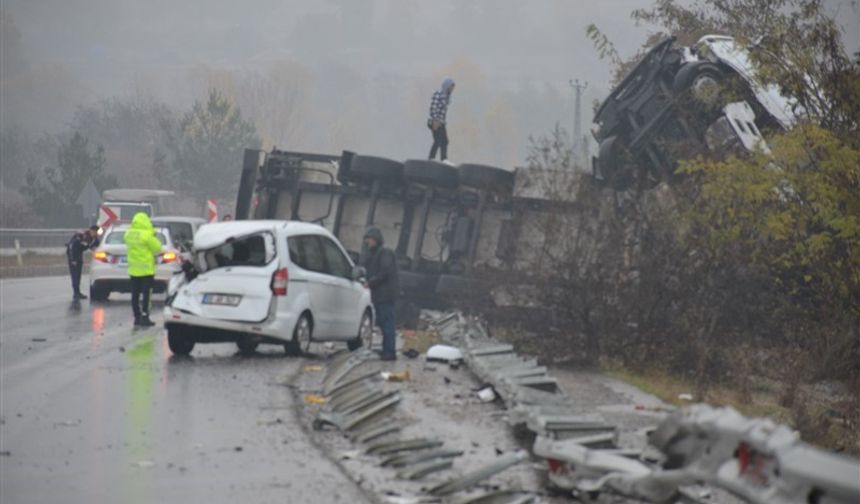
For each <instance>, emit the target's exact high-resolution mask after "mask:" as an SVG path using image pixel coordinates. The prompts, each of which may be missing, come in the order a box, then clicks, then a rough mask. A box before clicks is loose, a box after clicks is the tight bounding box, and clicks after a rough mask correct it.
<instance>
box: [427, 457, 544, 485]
mask: <svg viewBox="0 0 860 504" xmlns="http://www.w3.org/2000/svg"><path fill="white" fill-rule="evenodd" d="M526 459H528V452H526V451H525V450H519V451H517V452H515V453H511V454H508V455H505V456H504V457H499V458H498V459H497V460H496V461H495V462H493V463H492V464H489V465H487V466H484V467H481V468H479V469H476V470H474V471H472V472H469V473H466V474H464V475H463V476H461V477H459V478H456V479H453V480H450V481H446V482H444V483H440V484H438V485H436V486H433V487H431V488H430V490H429V493H430V494H431V495H436V496H445V495H451V494H452V493H454V492H459V491H460V490H466V489H467V488H470V487H472V486H474V485H476V484H477V483H479V482H480V481H482V480H485V479H487V478H489V477H491V476H493V475H495V474H498V473H500V472H502V471H504V470H505V469H507V468H509V467H511V466H514V465H516V464H519V463H520V462H522V461H524V460H526Z"/></svg>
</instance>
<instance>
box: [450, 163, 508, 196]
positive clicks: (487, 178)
mask: <svg viewBox="0 0 860 504" xmlns="http://www.w3.org/2000/svg"><path fill="white" fill-rule="evenodd" d="M460 185H462V186H466V187H474V188H476V189H486V190H488V191H494V192H510V191H512V190H513V188H514V174H513V172H509V171H507V170H503V169H501V168H496V167H495V166H487V165H480V164H461V165H460Z"/></svg>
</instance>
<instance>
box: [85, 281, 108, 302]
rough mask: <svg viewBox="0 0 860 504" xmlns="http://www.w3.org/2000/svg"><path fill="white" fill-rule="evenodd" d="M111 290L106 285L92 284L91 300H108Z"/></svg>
mask: <svg viewBox="0 0 860 504" xmlns="http://www.w3.org/2000/svg"><path fill="white" fill-rule="evenodd" d="M109 296H110V291H109V290H107V289H105V288H104V287H99V286H97V285H90V301H97V302H104V301H107V300H108V297H109Z"/></svg>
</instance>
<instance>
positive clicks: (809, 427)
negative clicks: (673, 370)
mask: <svg viewBox="0 0 860 504" xmlns="http://www.w3.org/2000/svg"><path fill="white" fill-rule="evenodd" d="M602 368H603V371H604V372H605V373H606V374H607V375H609V376H611V377H613V378H616V379H619V380H622V381H624V382H626V383H629V384H631V385H633V386H635V387H637V388H639V389H641V390H643V391H645V392H647V393H649V394H652V395H654V396H656V397H658V398H659V399H660V400H662V401H664V402H666V403H669V404H673V405H675V406H685V405H689V404H690V401H686V400H683V399H680V398H679V396H680V395H681V394H692V396H693V402H704V403H708V404H710V405H712V406H731V407H732V408H734V409H736V410H738V411H739V412H740V413H742V414H744V415H746V416H749V417H767V418H770V419H771V420H774V421H776V422H779V423H784V424H787V425H790V426H792V427H793V428H795V429H797V430H798V431H799V432H800V434H801V438H802V439H803V440H804V441H807V442H809V443H812V444H815V445H818V446H821V447H823V448H827V449H830V450H836V451H844V452H847V453H852V454H855V455H857V454H860V430H858V428H857V421H858V415H857V407H858V405H857V402H856V401H857V400H856V398H853V399H852V398H850V397H849V398H846V397H840V394H838V393H835V392H833V391H829V392H828V391H823V390H822V387H821V386H816V385H799V386H798V387H797V389H796V390H793V391H788V390H787V389H786V386H785V385H784V384H782V383H781V382H777V381H775V380H769V379H766V378H760V379H751V380H750V382H751V383H754V385H750V386H749V387H747V389H746V390H744V389H740V388H738V387H732V386H727V385H708V386H707V388H705V389H702V387H701V386H697V385H696V383H695V382H694V381H693V380H689V379H685V378H683V377H678V376H673V375H670V374H668V373H666V372H664V371H660V370H643V371H633V370H629V369H625V368H623V367H621V366H618V365H613V364H607V365H604V366H602Z"/></svg>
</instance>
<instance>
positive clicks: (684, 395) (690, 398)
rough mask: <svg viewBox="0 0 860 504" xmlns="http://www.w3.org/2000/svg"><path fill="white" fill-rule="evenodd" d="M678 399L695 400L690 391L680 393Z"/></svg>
mask: <svg viewBox="0 0 860 504" xmlns="http://www.w3.org/2000/svg"><path fill="white" fill-rule="evenodd" d="M678 400H679V401H692V400H693V394H690V393H684V394H678Z"/></svg>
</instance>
